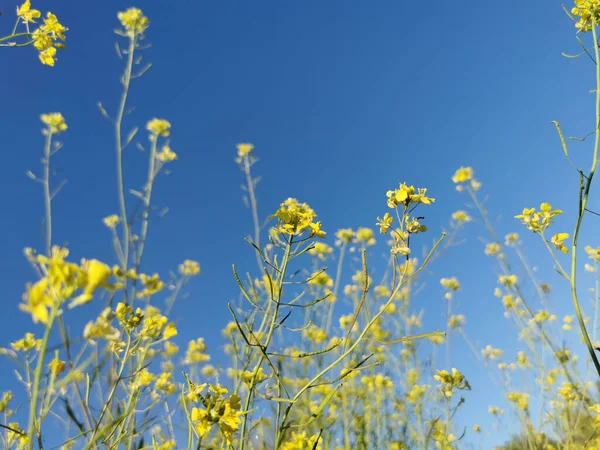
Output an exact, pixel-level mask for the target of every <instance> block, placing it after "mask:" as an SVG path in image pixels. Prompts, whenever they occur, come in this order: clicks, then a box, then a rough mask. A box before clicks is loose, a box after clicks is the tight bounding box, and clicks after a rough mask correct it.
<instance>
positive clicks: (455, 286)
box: [440, 277, 460, 291]
mask: <svg viewBox="0 0 600 450" xmlns="http://www.w3.org/2000/svg"><path fill="white" fill-rule="evenodd" d="M440 284H441V285H442V286H443V287H444V289H447V290H449V291H458V290H459V289H460V283H459V282H458V280H457V279H456V277H452V278H442V279H441V280H440Z"/></svg>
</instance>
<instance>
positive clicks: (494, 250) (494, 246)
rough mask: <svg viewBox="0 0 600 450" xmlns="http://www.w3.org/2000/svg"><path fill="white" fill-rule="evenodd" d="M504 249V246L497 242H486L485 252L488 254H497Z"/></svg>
mask: <svg viewBox="0 0 600 450" xmlns="http://www.w3.org/2000/svg"><path fill="white" fill-rule="evenodd" d="M501 251H502V246H501V245H500V244H498V243H497V242H490V243H489V244H486V246H485V250H484V253H485V254H486V255H488V256H496V255H497V254H498V253H500V252H501Z"/></svg>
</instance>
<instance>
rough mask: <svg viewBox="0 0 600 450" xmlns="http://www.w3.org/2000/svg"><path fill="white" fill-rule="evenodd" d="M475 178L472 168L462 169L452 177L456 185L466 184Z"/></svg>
mask: <svg viewBox="0 0 600 450" xmlns="http://www.w3.org/2000/svg"><path fill="white" fill-rule="evenodd" d="M471 178H473V169H471V168H470V167H461V168H460V169H458V170H457V171H456V173H455V174H454V176H453V177H452V181H453V182H454V183H465V182H467V181H469V180H470V179H471Z"/></svg>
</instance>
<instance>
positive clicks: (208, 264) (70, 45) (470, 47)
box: [0, 0, 600, 426]
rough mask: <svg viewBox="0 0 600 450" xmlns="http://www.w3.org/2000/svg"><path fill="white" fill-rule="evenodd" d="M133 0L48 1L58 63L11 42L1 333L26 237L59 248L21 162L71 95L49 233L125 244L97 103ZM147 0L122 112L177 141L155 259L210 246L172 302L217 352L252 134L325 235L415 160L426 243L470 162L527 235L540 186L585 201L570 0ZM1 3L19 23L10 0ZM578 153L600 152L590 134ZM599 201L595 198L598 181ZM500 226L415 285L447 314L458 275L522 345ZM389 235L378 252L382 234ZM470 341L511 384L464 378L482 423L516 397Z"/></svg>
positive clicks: (271, 203) (498, 213)
mask: <svg viewBox="0 0 600 450" xmlns="http://www.w3.org/2000/svg"><path fill="white" fill-rule="evenodd" d="M128 6H132V5H131V4H130V3H128V2H121V1H114V0H106V1H103V2H76V1H66V0H54V1H52V2H49V1H39V2H37V3H36V2H34V7H38V8H39V9H42V10H47V9H51V10H52V11H53V12H55V13H56V14H57V16H58V17H59V19H60V20H61V22H62V23H64V24H65V25H67V26H68V27H69V28H70V31H69V33H68V38H67V49H66V50H65V51H63V52H60V54H59V57H60V59H59V61H58V62H57V65H56V67H54V68H48V67H43V66H41V65H40V64H39V62H38V60H37V57H36V54H35V52H34V50H33V49H20V50H16V49H10V48H2V49H0V50H1V53H2V58H3V61H4V64H3V67H4V70H2V71H0V86H2V87H3V95H2V97H1V98H2V100H1V102H2V108H1V110H0V120H1V124H2V138H3V139H2V142H3V146H4V152H3V155H4V157H3V158H4V160H3V163H2V164H1V165H0V183H1V186H2V193H3V196H2V210H3V215H4V220H2V221H0V236H3V238H2V239H0V253H1V254H2V255H3V257H2V258H1V259H0V282H1V283H2V286H3V294H4V297H5V298H4V309H3V311H4V314H5V316H4V317H5V319H4V320H3V321H2V327H0V342H2V343H8V342H11V341H13V340H15V339H16V338H17V337H19V336H21V335H22V333H23V330H25V329H28V330H29V329H31V328H32V325H31V323H30V319H29V318H28V317H27V316H26V315H25V314H23V313H21V312H19V311H18V310H17V303H18V302H19V300H20V298H21V295H22V292H23V286H24V285H25V283H26V282H27V281H31V280H32V277H33V276H34V274H33V273H32V271H31V269H30V268H29V267H28V265H27V263H26V261H25V259H24V258H23V257H22V251H23V248H24V247H26V246H31V247H37V248H41V247H42V238H41V218H42V215H43V210H42V206H43V205H42V193H41V188H40V186H39V185H37V184H35V183H33V182H32V181H31V180H29V179H28V178H27V177H26V176H25V172H26V171H27V170H32V171H33V172H34V173H39V172H40V157H41V152H42V143H43V140H42V136H41V134H40V133H39V130H40V128H41V124H40V122H39V114H41V113H44V112H50V111H60V112H62V113H63V115H64V116H65V118H66V120H67V123H68V125H69V131H68V132H67V133H66V134H65V135H63V136H62V141H63V142H64V143H65V147H64V149H63V150H61V152H60V153H58V154H57V155H56V157H54V159H53V165H54V167H55V169H56V170H57V172H58V173H57V177H60V178H67V179H68V181H69V183H68V184H67V185H66V187H65V189H64V190H63V191H62V192H61V193H60V195H59V196H58V197H57V199H56V201H55V202H54V217H55V219H54V220H55V223H54V236H55V239H54V241H55V243H57V244H68V245H69V247H70V248H71V251H72V254H73V255H74V256H75V257H76V258H80V257H96V258H99V259H103V260H107V261H113V260H111V258H114V257H113V256H112V254H111V253H110V247H109V243H110V235H109V232H108V231H107V230H106V229H105V227H104V226H103V224H102V221H101V219H102V217H104V216H106V215H109V214H112V213H115V212H117V207H118V204H117V197H116V182H115V169H114V150H113V148H114V146H113V136H112V129H111V126H110V124H109V123H108V122H106V121H105V120H104V119H103V118H102V117H101V116H100V114H99V112H98V110H97V108H96V102H97V101H99V100H100V101H102V102H103V103H104V105H105V107H106V108H107V109H108V110H109V112H112V111H114V110H115V107H116V104H117V101H118V95H119V94H118V92H119V84H118V78H119V76H120V73H121V61H119V60H118V58H117V57H116V55H115V52H114V47H113V44H114V41H115V40H116V39H117V37H116V36H115V35H114V34H113V33H112V29H113V28H114V27H115V26H116V25H117V21H116V12H117V11H120V10H123V9H125V8H126V7H128ZM136 6H139V7H141V8H143V10H144V12H145V13H146V15H147V16H148V17H149V18H150V20H151V27H150V28H149V30H148V33H147V35H148V42H149V43H151V44H152V47H151V48H150V49H148V50H146V51H145V52H144V58H145V60H148V61H151V62H152V63H153V64H154V66H153V67H152V69H151V70H150V71H149V72H148V73H147V74H146V75H144V77H143V78H141V79H140V80H136V81H135V82H134V84H133V86H132V94H131V97H130V104H131V105H134V106H135V107H136V110H135V112H134V113H133V114H132V116H130V117H129V118H128V119H127V121H126V126H128V127H133V126H138V125H144V124H145V123H146V121H147V120H149V119H151V118H152V117H164V118H167V119H168V120H169V121H170V122H171V123H172V124H173V128H172V147H173V150H174V151H176V152H177V153H178V155H179V158H180V159H179V161H178V162H176V163H174V164H173V165H172V174H171V176H169V177H162V178H161V179H160V181H159V183H158V185H157V188H156V191H155V196H154V204H155V205H158V206H159V207H163V206H168V207H169V209H170V211H169V213H168V214H167V215H166V216H165V217H164V218H162V219H161V220H159V221H155V222H154V223H153V224H152V225H151V231H150V238H149V251H148V253H147V257H146V260H145V264H146V268H147V270H148V271H158V272H160V273H164V274H166V272H167V271H168V270H169V269H173V268H175V267H176V265H177V264H178V263H179V262H181V261H182V260H183V259H185V258H190V259H196V260H198V261H200V263H201V266H202V275H201V276H200V277H199V278H197V279H195V280H194V281H193V282H192V283H191V284H190V285H189V289H188V290H189V293H190V296H189V297H188V298H186V299H184V300H183V301H181V302H180V303H179V304H178V305H177V307H176V308H175V310H174V316H175V318H176V319H177V320H179V321H180V322H179V329H180V333H181V335H182V342H183V341H184V340H185V339H187V338H192V337H197V336H204V337H205V338H206V341H207V343H208V344H209V349H212V351H213V354H214V353H217V352H218V348H219V345H221V338H220V335H219V330H220V329H221V327H222V326H223V325H224V324H225V323H226V322H227V321H228V320H229V313H228V311H227V307H226V303H227V301H229V300H232V299H235V298H237V291H236V286H235V283H234V282H233V280H232V277H231V264H232V263H236V264H238V265H239V267H240V269H241V270H242V271H243V270H245V269H248V270H254V266H253V262H254V255H253V254H252V252H251V250H250V248H249V247H248V246H247V244H245V243H244V241H243V237H244V236H245V235H246V234H247V233H248V232H250V231H251V226H252V222H251V217H250V215H249V211H247V210H246V209H245V208H244V206H243V204H242V201H241V190H240V184H241V183H242V182H243V178H242V174H241V173H240V172H239V170H238V169H237V167H236V165H235V163H234V158H235V144H236V143H238V142H241V141H249V142H253V143H254V144H255V145H256V156H257V157H259V158H260V161H259V163H258V164H257V165H256V166H255V174H257V175H262V176H263V180H262V181H261V182H260V183H259V186H258V195H259V210H260V214H261V216H262V217H266V216H267V215H268V214H270V213H272V212H273V211H274V210H275V209H276V207H277V205H278V204H279V202H280V201H282V200H284V199H285V198H287V197H290V196H292V197H297V198H298V199H300V200H301V201H305V202H307V203H309V204H310V205H311V206H312V207H313V208H314V209H315V210H316V212H317V213H318V214H319V218H320V219H321V220H322V221H323V224H324V228H325V229H326V230H328V231H330V234H333V231H335V230H336V229H338V228H341V227H357V226H359V225H366V226H372V225H374V223H375V218H376V217H377V216H378V215H382V214H383V213H385V212H386V206H385V192H386V190H388V189H390V188H393V187H395V186H396V185H397V184H398V183H400V182H403V181H406V182H408V183H409V184H414V185H416V186H419V187H427V188H429V192H430V193H431V195H432V196H434V197H435V198H436V199H437V201H436V204H435V206H433V207H431V208H430V209H429V210H428V211H427V223H428V225H429V227H430V230H431V234H430V235H429V236H427V242H429V240H431V239H433V238H434V236H435V235H436V233H439V232H440V231H441V228H442V227H443V226H444V224H445V223H447V221H448V219H449V217H450V214H451V213H452V212H453V211H454V210H456V209H459V208H462V207H463V203H464V201H465V200H466V199H465V198H464V197H462V196H460V195H459V194H457V193H456V192H455V191H454V187H453V185H452V183H451V181H450V177H451V175H452V173H453V172H454V170H455V169H456V168H457V167H458V166H460V165H471V166H473V167H474V168H475V171H476V174H477V178H478V179H480V180H481V181H483V183H484V192H485V193H486V194H489V196H490V198H489V202H488V207H489V209H490V211H491V215H492V216H493V217H494V218H496V217H498V218H499V222H498V227H499V230H500V232H501V233H502V234H503V233H505V232H509V231H519V232H520V233H521V234H522V235H523V236H527V233H525V231H526V230H524V229H521V228H520V227H519V225H518V224H517V222H516V221H515V220H514V219H512V216H514V214H517V213H519V212H520V210H521V209H522V208H523V207H524V206H533V205H536V206H537V205H539V203H540V202H542V201H549V202H551V203H553V205H555V206H556V207H560V208H561V209H563V210H564V211H565V213H566V214H565V216H567V217H570V219H569V218H564V219H561V221H559V223H560V226H564V227H567V228H566V229H567V230H568V231H569V232H570V231H571V227H572V224H573V220H572V217H573V216H572V213H573V212H574V210H573V207H574V205H575V201H576V198H577V183H578V180H577V178H576V176H575V175H574V173H573V171H572V169H571V168H570V167H569V166H568V164H567V163H566V161H565V160H564V158H563V156H562V151H561V148H560V145H559V141H558V139H557V137H556V135H555V132H554V129H553V127H552V126H551V124H550V121H551V120H554V119H557V120H560V121H561V124H562V125H563V128H564V130H565V134H567V135H585V134H587V133H588V132H589V131H591V130H592V129H593V126H594V124H593V113H592V109H591V108H592V97H591V96H590V95H589V90H591V89H592V88H593V81H594V74H593V66H592V64H591V62H590V61H589V60H587V59H584V58H580V59H578V60H567V59H565V58H564V57H562V56H561V52H562V51H565V52H567V53H577V52H578V51H579V46H578V44H577V42H576V41H575V38H574V28H573V26H572V24H571V23H570V21H569V19H568V18H567V17H566V16H565V14H564V12H563V11H562V9H561V2H558V1H554V0H553V1H548V0H532V1H529V2H520V1H516V0H509V1H504V2H479V3H475V4H471V5H466V4H464V5H457V4H456V3H452V2H444V1H441V0H434V1H432V2H428V3H427V4H426V5H419V4H408V3H407V2H401V1H390V0H381V1H378V2H359V1H353V2H347V1H341V0H329V1H327V2H317V1H314V0H310V1H304V2H277V1H271V0H264V1H261V2H244V1H238V2H232V1H220V2H216V1H212V2H209V1H191V0H178V1H176V2H167V1H164V0H163V1H158V0H156V1H148V0H146V1H144V2H140V3H139V4H137V5H136ZM2 9H3V13H4V15H3V16H2V17H0V29H2V30H4V31H3V32H4V34H6V33H7V32H9V31H10V28H11V26H12V24H13V22H12V17H13V5H9V6H3V8H2ZM141 137H142V134H140V138H141ZM571 152H572V153H573V155H574V159H575V160H576V161H577V162H578V163H579V162H581V164H582V165H584V166H585V167H586V168H587V166H588V160H589V159H591V156H590V153H589V152H590V147H589V145H588V146H586V145H579V146H577V147H576V148H573V149H572V151H571ZM125 165H126V173H127V174H128V177H127V179H126V182H127V185H128V187H130V188H139V186H140V185H141V180H142V177H143V176H144V174H145V166H144V158H143V155H141V154H140V153H139V152H138V151H137V150H136V149H135V147H131V148H130V149H128V150H127V154H126V155H125ZM57 179H59V178H57ZM590 208H592V209H594V208H596V209H600V205H599V202H598V200H596V199H595V198H594V197H592V200H591V203H590ZM569 213H571V215H570V216H569ZM587 220H588V222H587V227H586V228H585V230H584V238H586V237H587V236H590V239H592V237H591V235H590V233H591V230H592V229H593V227H594V226H597V225H596V224H595V223H594V218H592V217H590V218H588V219H587ZM586 230H587V231H586ZM484 235H485V232H484V230H483V228H482V227H481V224H477V223H476V224H472V225H471V226H470V227H469V233H468V237H467V241H466V243H465V244H464V245H462V246H461V247H458V248H454V249H452V250H451V251H450V252H449V253H448V254H447V255H446V256H445V257H444V258H443V259H442V260H440V261H439V262H438V263H436V265H435V266H434V267H432V275H431V277H430V279H428V288H427V289H426V290H425V291H424V293H423V294H422V295H420V296H419V297H418V299H417V304H416V305H415V306H418V307H422V308H423V309H425V311H426V317H428V318H430V319H431V323H432V324H436V323H437V324H439V323H441V322H442V314H443V311H444V308H445V304H444V303H443V302H442V301H441V296H442V292H441V289H440V288H439V284H438V283H437V280H438V278H440V277H442V276H452V275H455V276H457V277H458V278H459V279H460V280H461V282H462V285H463V291H462V293H461V294H460V302H461V309H462V312H464V313H465V314H466V316H467V320H468V321H469V323H468V325H467V331H468V333H469V335H470V336H472V337H473V339H475V340H477V341H478V342H480V343H481V344H487V343H490V344H492V345H494V346H500V347H506V346H507V345H514V338H513V336H514V332H513V331H512V330H511V331H510V332H508V331H507V328H506V323H505V322H504V319H503V318H502V310H501V308H500V305H499V304H498V302H497V300H496V299H495V298H494V297H493V296H492V292H493V289H494V287H495V273H494V272H493V269H492V267H493V266H492V262H491V261H489V260H487V259H485V257H484V255H483V244H482V243H481V242H480V240H479V239H478V237H479V236H484ZM527 237H529V236H527ZM596 238H597V236H596ZM328 242H330V243H332V240H329V241H328ZM526 243H527V244H526V245H527V247H528V251H529V252H530V253H529V254H530V257H531V259H532V260H535V261H536V262H538V263H539V265H540V266H541V267H542V268H543V269H541V270H542V271H541V273H542V274H543V277H545V278H544V281H548V282H550V283H551V284H556V285H557V288H556V295H555V296H554V302H555V303H554V304H555V305H557V307H558V308H559V310H562V309H563V308H564V312H565V313H566V312H570V308H571V305H570V303H569V302H570V300H569V298H568V297H567V296H565V295H563V294H564V293H565V292H566V291H564V292H563V291H561V289H559V288H558V285H559V283H560V280H559V279H558V276H556V275H555V274H554V273H553V272H552V270H551V263H550V262H549V261H548V260H547V257H546V255H545V254H543V253H542V248H541V246H540V244H539V242H537V241H532V240H526ZM584 243H590V244H592V245H595V246H597V245H599V244H600V243H599V242H593V241H591V240H590V241H589V242H588V241H585V239H584ZM379 250H380V251H379ZM379 250H378V251H373V253H372V257H373V259H374V261H377V260H378V256H379V255H380V254H381V253H383V252H384V249H383V248H380V249H379ZM590 281H591V280H590ZM582 287H583V286H582ZM585 287H587V285H585ZM95 313H96V311H95V309H94V306H93V305H90V306H89V307H88V308H82V309H80V310H77V311H74V312H72V313H70V314H72V316H73V317H71V318H70V320H71V321H74V323H75V324H77V323H79V324H80V326H82V325H83V324H84V323H85V322H86V321H87V320H88V319H89V317H92V316H93V314H95ZM184 317H185V320H182V319H183V318H184ZM425 323H426V324H427V323H428V319H426V320H425ZM76 326H77V325H74V328H76ZM432 326H433V325H432ZM425 328H427V325H426V327H425ZM507 336H510V338H509V337H507ZM507 339H512V340H511V342H512V344H509V343H508V342H507V341H506V340H507ZM465 351H466V350H465ZM460 352H461V350H459V349H458V347H457V350H453V354H456V355H457V365H458V364H459V363H463V366H461V368H463V369H464V371H465V373H467V375H468V376H469V379H470V380H471V384H472V385H473V387H474V390H475V392H477V391H478V390H480V392H486V396H487V394H488V393H489V395H490V398H492V399H493V398H495V400H488V397H486V396H483V395H480V394H476V395H471V396H469V397H468V399H467V400H468V401H467V404H466V406H465V409H468V410H469V412H465V413H464V417H465V425H468V426H469V425H470V424H472V421H473V420H475V418H478V420H479V417H480V415H485V414H486V411H487V405H488V404H491V403H499V402H500V401H501V400H499V398H500V397H499V395H497V394H495V393H494V392H493V390H492V389H487V388H488V387H489V386H488V385H487V384H488V383H489V381H488V380H489V379H488V378H487V375H486V374H485V372H484V371H483V369H482V368H480V367H479V366H478V365H477V363H476V362H475V361H474V360H473V358H469V357H467V356H464V357H463V358H462V359H460ZM463 353H464V352H463ZM581 354H582V355H583V352H581ZM8 368H9V365H8V363H7V362H6V361H3V360H0V373H3V374H5V375H2V376H0V377H2V378H0V380H2V381H3V383H4V382H6V383H9V380H8V377H10V376H12V372H11V371H8V370H7V369H8ZM5 377H6V378H5ZM11 383H12V382H11Z"/></svg>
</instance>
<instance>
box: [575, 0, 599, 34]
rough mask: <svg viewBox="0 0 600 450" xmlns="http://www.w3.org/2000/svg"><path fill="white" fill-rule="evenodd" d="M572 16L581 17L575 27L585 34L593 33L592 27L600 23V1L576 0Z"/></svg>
mask: <svg viewBox="0 0 600 450" xmlns="http://www.w3.org/2000/svg"><path fill="white" fill-rule="evenodd" d="M571 14H573V16H575V17H579V21H578V22H577V23H576V24H575V27H576V28H577V29H579V30H581V31H583V32H585V31H591V30H592V26H594V25H598V24H599V23H600V0H575V7H574V8H573V9H572V10H571Z"/></svg>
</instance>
